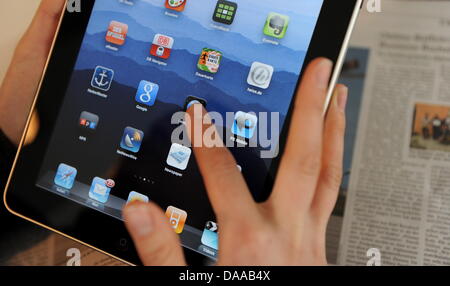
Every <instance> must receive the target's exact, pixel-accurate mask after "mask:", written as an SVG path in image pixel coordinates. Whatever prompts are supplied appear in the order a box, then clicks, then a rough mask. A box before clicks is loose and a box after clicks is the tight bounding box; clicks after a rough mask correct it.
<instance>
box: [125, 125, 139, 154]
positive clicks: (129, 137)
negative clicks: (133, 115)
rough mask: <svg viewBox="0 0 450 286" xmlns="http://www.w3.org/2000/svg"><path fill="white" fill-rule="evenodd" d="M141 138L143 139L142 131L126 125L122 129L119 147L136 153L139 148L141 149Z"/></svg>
mask: <svg viewBox="0 0 450 286" xmlns="http://www.w3.org/2000/svg"><path fill="white" fill-rule="evenodd" d="M142 140H144V132H142V131H141V130H138V129H135V128H132V127H127V128H125V130H124V131H123V136H122V140H121V141H120V148H122V149H125V150H128V151H131V152H133V153H137V152H139V149H141V144H142Z"/></svg>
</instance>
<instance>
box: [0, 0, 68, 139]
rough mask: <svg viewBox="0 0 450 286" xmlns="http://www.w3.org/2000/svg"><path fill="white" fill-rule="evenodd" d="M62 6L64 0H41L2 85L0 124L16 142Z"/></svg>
mask: <svg viewBox="0 0 450 286" xmlns="http://www.w3.org/2000/svg"><path fill="white" fill-rule="evenodd" d="M63 6H64V0H43V1H42V2H41V4H40V6H39V8H38V10H37V12H36V15H35V17H34V19H33V21H32V23H31V25H30V27H29V28H28V30H27V32H26V33H25V34H24V36H23V37H22V39H21V41H20V43H19V45H18V46H17V48H16V51H15V53H14V56H13V59H12V62H11V64H10V67H9V69H8V72H7V73H6V76H5V78H4V80H3V84H2V86H1V88H0V110H2V112H0V128H2V130H3V132H4V133H5V134H6V135H7V136H8V138H10V139H11V140H12V141H13V142H14V143H16V144H18V143H19V141H20V138H21V135H22V131H23V128H24V127H25V122H26V119H27V115H28V112H29V110H30V108H31V104H32V102H33V98H34V97H33V96H34V95H35V93H36V89H37V88H38V84H39V80H40V78H41V75H42V71H43V69H44V66H45V62H46V59H47V56H48V53H49V50H50V46H51V43H52V39H53V37H54V34H55V31H56V27H57V24H58V21H59V18H60V14H61V11H62V9H63ZM24 79H26V80H24ZM35 118H37V117H35ZM35 123H37V121H36V122H35Z"/></svg>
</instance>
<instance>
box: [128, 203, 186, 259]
mask: <svg viewBox="0 0 450 286" xmlns="http://www.w3.org/2000/svg"><path fill="white" fill-rule="evenodd" d="M123 217H124V219H125V225H126V227H127V229H128V231H129V232H130V234H131V237H132V238H133V241H134V244H135V246H136V249H137V252H138V254H139V257H140V258H141V260H142V263H143V264H144V265H147V266H183V265H186V261H185V259H184V255H183V250H182V248H181V244H180V240H179V238H178V237H177V235H176V234H175V232H174V231H173V229H172V228H171V227H170V224H169V219H168V218H167V217H166V216H165V214H164V213H163V212H162V210H161V209H160V208H159V207H158V206H157V205H155V204H153V203H148V204H146V203H141V202H137V203H132V204H129V205H127V206H126V207H125V208H124V210H123Z"/></svg>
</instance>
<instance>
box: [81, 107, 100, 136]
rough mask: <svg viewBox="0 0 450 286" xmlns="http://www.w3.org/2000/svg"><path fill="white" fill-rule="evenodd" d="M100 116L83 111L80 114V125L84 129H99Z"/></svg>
mask: <svg viewBox="0 0 450 286" xmlns="http://www.w3.org/2000/svg"><path fill="white" fill-rule="evenodd" d="M98 121H99V117H98V116H97V115H95V114H93V113H90V112H87V111H83V112H82V113H81V115H80V126H81V127H82V128H83V129H87V130H92V131H93V130H95V129H97V125H98Z"/></svg>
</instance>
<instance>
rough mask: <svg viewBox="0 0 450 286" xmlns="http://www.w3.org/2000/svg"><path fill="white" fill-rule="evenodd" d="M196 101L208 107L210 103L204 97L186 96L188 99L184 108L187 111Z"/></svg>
mask: <svg viewBox="0 0 450 286" xmlns="http://www.w3.org/2000/svg"><path fill="white" fill-rule="evenodd" d="M196 103H200V104H201V105H203V107H206V105H207V104H208V102H207V101H206V100H205V99H203V98H200V97H195V96H188V98H186V101H185V102H184V110H185V111H187V110H188V109H189V108H190V107H191V106H192V105H193V104H196Z"/></svg>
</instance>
